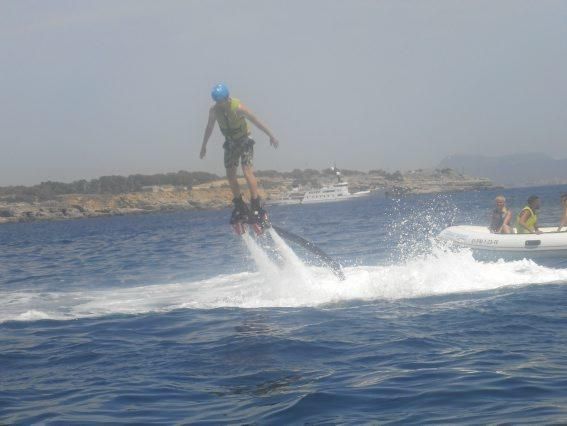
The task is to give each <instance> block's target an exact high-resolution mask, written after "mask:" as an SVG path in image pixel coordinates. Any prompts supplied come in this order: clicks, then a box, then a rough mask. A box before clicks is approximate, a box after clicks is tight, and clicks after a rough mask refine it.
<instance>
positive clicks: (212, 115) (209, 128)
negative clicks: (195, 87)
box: [200, 108, 216, 158]
mask: <svg viewBox="0 0 567 426" xmlns="http://www.w3.org/2000/svg"><path fill="white" fill-rule="evenodd" d="M215 121H216V118H215V111H214V109H213V108H211V109H210V110H209V120H208V121H207V127H206V128H205V135H204V136H203V144H202V145H201V154H200V157H201V158H205V155H207V142H209V138H210V137H211V133H212V132H213V128H214V127H215Z"/></svg>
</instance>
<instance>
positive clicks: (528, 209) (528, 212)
mask: <svg viewBox="0 0 567 426" xmlns="http://www.w3.org/2000/svg"><path fill="white" fill-rule="evenodd" d="M539 208H540V201H539V197H537V196H535V195H532V196H531V197H530V198H528V205H527V206H525V207H524V208H523V209H522V211H520V214H519V215H518V218H517V220H516V232H517V233H518V234H541V233H542V232H541V231H540V230H539V228H538V227H537V211H538V210H539Z"/></svg>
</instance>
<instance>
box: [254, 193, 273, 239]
mask: <svg viewBox="0 0 567 426" xmlns="http://www.w3.org/2000/svg"><path fill="white" fill-rule="evenodd" d="M250 219H251V220H250V222H248V223H250V224H251V225H252V227H253V228H254V231H255V232H256V234H258V235H260V234H262V233H263V232H264V230H265V229H267V228H269V227H271V226H272V225H271V224H270V220H269V219H268V212H267V211H266V210H265V209H264V208H263V207H262V205H261V203H260V197H258V198H252V199H251V200H250Z"/></svg>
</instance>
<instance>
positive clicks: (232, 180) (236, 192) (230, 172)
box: [226, 167, 240, 198]
mask: <svg viewBox="0 0 567 426" xmlns="http://www.w3.org/2000/svg"><path fill="white" fill-rule="evenodd" d="M226 178H227V179H228V184H229V185H230V190H231V191H232V195H233V196H234V198H238V197H240V185H238V180H237V179H236V167H231V168H229V169H226Z"/></svg>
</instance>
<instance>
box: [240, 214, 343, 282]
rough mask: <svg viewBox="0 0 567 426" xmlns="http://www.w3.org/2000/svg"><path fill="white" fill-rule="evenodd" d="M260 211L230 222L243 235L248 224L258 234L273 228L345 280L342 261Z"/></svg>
mask: <svg viewBox="0 0 567 426" xmlns="http://www.w3.org/2000/svg"><path fill="white" fill-rule="evenodd" d="M259 213H260V214H258V215H252V214H244V215H239V216H238V217H237V218H235V217H234V216H233V218H231V220H230V224H231V225H232V227H233V229H234V232H236V234H237V235H242V234H244V233H245V232H246V228H247V226H249V227H250V228H252V229H253V230H254V232H255V233H256V235H262V234H263V233H264V231H265V230H266V229H269V228H272V229H274V231H276V232H277V233H278V235H279V236H280V237H282V238H283V239H284V240H287V241H288V242H292V243H295V244H298V245H299V246H301V247H303V248H304V249H306V250H307V251H309V252H310V253H311V254H313V255H314V256H315V257H316V258H317V259H319V260H320V261H321V262H322V263H323V265H325V267H326V268H328V269H330V270H331V271H332V272H333V274H335V276H336V277H337V278H338V279H339V280H341V281H343V280H344V279H345V274H344V272H343V270H342V268H341V265H340V263H339V262H337V261H336V260H334V259H333V258H331V257H330V256H329V255H328V254H327V253H325V252H324V251H323V250H321V249H320V248H319V247H317V246H316V245H315V244H314V243H313V242H311V241H309V240H306V239H305V238H303V237H300V236H299V235H297V234H294V233H293V232H290V231H287V230H285V229H283V228H281V227H279V226H275V225H272V224H271V222H270V220H269V218H268V213H267V212H266V211H265V210H264V209H261V211H260V212H259Z"/></svg>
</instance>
